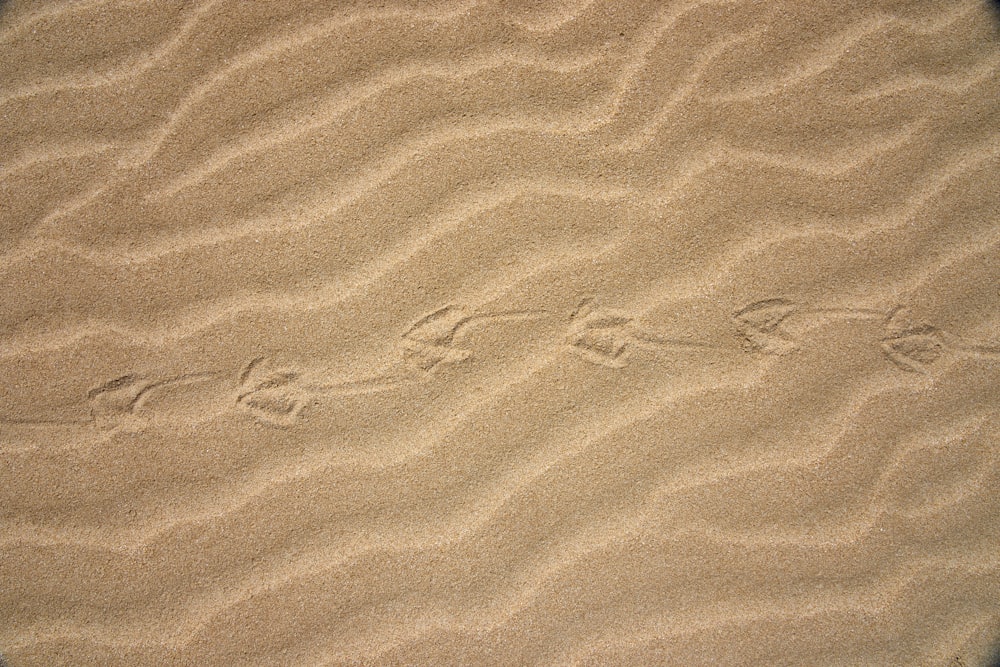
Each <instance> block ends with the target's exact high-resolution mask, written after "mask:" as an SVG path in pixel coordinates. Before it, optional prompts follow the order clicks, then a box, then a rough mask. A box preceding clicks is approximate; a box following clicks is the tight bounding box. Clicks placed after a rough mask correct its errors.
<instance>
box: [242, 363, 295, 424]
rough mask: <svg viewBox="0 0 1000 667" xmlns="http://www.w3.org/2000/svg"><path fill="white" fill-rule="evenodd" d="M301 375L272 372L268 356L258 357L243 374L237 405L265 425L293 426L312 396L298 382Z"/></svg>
mask: <svg viewBox="0 0 1000 667" xmlns="http://www.w3.org/2000/svg"><path fill="white" fill-rule="evenodd" d="M299 377H300V375H299V373H298V372H297V371H293V370H284V369H280V370H270V371H269V370H267V364H266V359H265V358H264V357H257V358H256V359H253V360H252V361H251V362H250V363H249V364H247V365H246V366H245V367H244V369H243V371H242V372H241V373H240V375H239V390H238V393H237V396H236V405H237V406H238V407H240V408H242V409H243V410H245V411H246V412H247V413H248V414H249V415H250V416H251V417H253V418H254V419H255V420H257V421H259V422H262V423H264V424H270V425H272V426H290V425H291V424H292V423H293V422H294V421H295V419H296V418H297V417H298V416H299V413H301V412H302V410H303V408H305V406H306V403H307V401H308V398H309V397H308V396H307V395H306V394H305V392H304V391H303V390H302V389H301V388H300V387H297V386H296V384H295V383H296V381H297V380H299Z"/></svg>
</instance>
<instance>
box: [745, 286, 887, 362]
mask: <svg viewBox="0 0 1000 667" xmlns="http://www.w3.org/2000/svg"><path fill="white" fill-rule="evenodd" d="M891 312H892V311H890V313H886V311H884V310H876V309H871V308H807V307H805V306H802V305H800V304H797V303H794V302H792V301H788V300H786V299H765V300H764V301H756V302H754V303H751V304H750V305H749V306H747V307H746V308H743V309H741V310H738V311H736V312H735V313H733V320H734V321H735V322H736V328H737V330H738V331H739V334H740V337H741V338H742V339H743V344H744V347H746V348H747V349H748V350H751V351H759V352H765V353H767V354H777V355H782V354H788V353H789V352H794V351H795V350H797V349H798V347H799V343H798V341H797V340H796V339H795V338H793V337H792V336H791V335H789V334H788V333H787V332H786V331H784V330H782V328H781V326H782V325H783V324H784V323H785V322H788V321H789V320H792V319H805V318H809V317H812V318H816V319H854V320H873V319H886V318H887V317H890V316H891Z"/></svg>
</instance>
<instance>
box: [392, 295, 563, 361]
mask: <svg viewBox="0 0 1000 667" xmlns="http://www.w3.org/2000/svg"><path fill="white" fill-rule="evenodd" d="M550 314H551V313H550V312H549V311H545V310H510V311H499V312H492V313H470V312H469V311H468V310H467V309H466V308H464V307H463V306H456V305H447V306H445V307H443V308H439V309H438V310H435V311H434V312H433V313H430V314H429V315H426V316H424V317H422V318H420V319H419V320H417V321H416V322H415V323H414V324H413V325H412V326H411V327H410V328H409V329H407V330H406V332H405V333H404V334H403V336H402V338H403V356H404V359H405V361H406V363H407V364H408V365H409V366H410V367H411V368H413V369H414V370H417V371H420V372H423V373H430V372H432V371H434V370H436V369H437V368H438V367H440V366H445V365H448V364H456V363H459V362H462V361H465V360H466V359H469V358H470V357H471V356H472V351H471V350H467V349H464V348H460V347H456V345H455V337H456V336H458V335H459V334H460V333H461V331H462V330H463V329H465V328H466V327H469V326H472V325H474V324H478V323H483V322H491V321H504V320H525V319H536V318H539V317H545V316H546V315H550Z"/></svg>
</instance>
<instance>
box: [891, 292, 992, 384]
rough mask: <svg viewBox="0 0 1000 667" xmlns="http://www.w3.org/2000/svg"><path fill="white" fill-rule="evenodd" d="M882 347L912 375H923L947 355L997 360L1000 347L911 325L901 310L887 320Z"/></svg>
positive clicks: (927, 327)
mask: <svg viewBox="0 0 1000 667" xmlns="http://www.w3.org/2000/svg"><path fill="white" fill-rule="evenodd" d="M881 345H882V352H883V354H885V356H886V358H887V359H888V360H889V361H891V362H892V363H893V364H895V366H896V367H897V368H899V369H901V370H904V371H907V372H911V373H926V372H927V369H928V366H930V365H931V364H933V363H934V362H936V361H937V360H938V359H940V358H941V357H942V356H944V355H945V354H946V353H950V354H954V355H959V356H966V357H975V358H981V359H982V358H985V359H994V360H997V359H1000V346H997V345H988V344H985V343H980V342H971V341H968V340H966V339H964V338H962V337H961V336H957V335H955V334H952V333H949V332H947V331H944V330H942V329H939V328H938V327H936V326H933V325H931V324H927V323H919V324H910V323H908V322H907V312H906V311H905V310H904V309H902V308H897V309H895V310H894V311H892V313H891V314H890V316H889V317H888V319H887V320H886V334H885V336H884V337H883V338H882V340H881Z"/></svg>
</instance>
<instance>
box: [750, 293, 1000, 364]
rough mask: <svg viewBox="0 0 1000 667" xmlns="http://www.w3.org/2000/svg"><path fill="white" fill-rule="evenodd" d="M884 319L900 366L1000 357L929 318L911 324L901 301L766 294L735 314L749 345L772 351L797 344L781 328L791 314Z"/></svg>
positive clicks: (997, 350)
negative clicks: (884, 306) (821, 304)
mask: <svg viewBox="0 0 1000 667" xmlns="http://www.w3.org/2000/svg"><path fill="white" fill-rule="evenodd" d="M808 317H812V318H816V319H834V318H836V319H854V320H881V321H882V323H883V327H884V333H883V336H882V338H881V339H880V341H879V343H880V345H881V349H882V353H883V354H884V355H885V357H886V359H888V360H889V361H890V362H892V364H893V365H895V366H896V367H897V368H899V369H900V370H904V371H907V372H911V373H926V372H927V369H928V367H929V366H930V365H931V364H933V363H935V362H936V361H937V360H938V359H940V358H941V357H943V356H944V355H945V354H946V353H951V354H959V355H965V356H970V357H978V358H990V359H1000V346H996V345H987V344H983V343H973V342H969V341H966V340H964V339H963V338H961V337H960V336H956V335H954V334H951V333H948V332H946V331H944V330H942V329H939V328H938V327H936V326H933V325H931V324H927V323H918V324H912V323H910V322H909V319H908V312H907V311H906V309H904V308H902V307H896V308H892V309H890V310H888V311H886V310H879V309H872V308H807V307H804V306H801V305H799V304H796V303H794V302H791V301H788V300H785V299H767V300H764V301H757V302H755V303H752V304H750V305H749V306H747V307H746V308H743V309H742V310H739V311H737V312H736V313H734V314H733V319H734V321H735V322H736V326H737V329H738V331H739V333H740V336H741V337H742V339H743V341H744V345H745V347H746V348H747V349H749V350H752V351H759V352H765V353H767V354H777V355H782V354H787V353H789V352H793V351H794V350H796V349H798V345H799V343H798V341H797V340H796V339H795V338H793V337H792V336H791V335H789V334H788V333H787V332H786V331H784V330H782V325H783V324H784V323H786V322H788V321H789V320H792V319H797V318H801V319H805V318H808Z"/></svg>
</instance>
